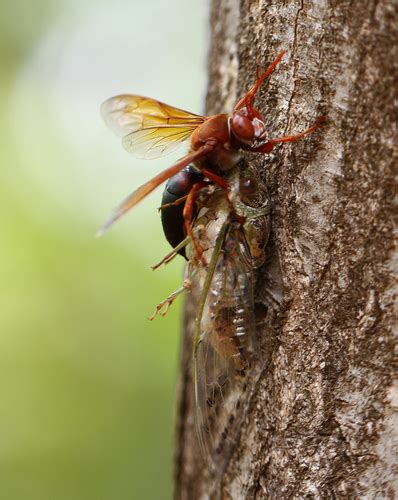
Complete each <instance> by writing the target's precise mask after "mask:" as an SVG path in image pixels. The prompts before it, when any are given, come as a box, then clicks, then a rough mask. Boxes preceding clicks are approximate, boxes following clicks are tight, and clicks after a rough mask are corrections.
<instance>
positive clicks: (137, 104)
mask: <svg viewBox="0 0 398 500" xmlns="http://www.w3.org/2000/svg"><path fill="white" fill-rule="evenodd" d="M101 113H102V116H103V118H104V120H105V123H106V124H107V125H108V126H109V128H110V129H111V130H113V132H114V133H115V134H116V135H118V136H119V137H122V138H123V140H122V143H123V146H124V147H125V148H126V149H127V151H129V152H130V153H132V154H134V155H135V156H137V157H138V158H147V159H152V158H159V157H160V156H163V155H166V154H168V153H170V152H172V151H173V150H175V149H176V148H177V147H178V146H179V145H180V144H181V143H182V142H184V141H185V140H187V139H189V137H190V136H191V134H192V133H193V131H194V130H195V129H196V128H197V127H198V126H199V125H200V124H201V123H203V122H204V121H205V120H206V117H203V116H200V115H195V114H193V113H189V112H188V111H184V110H182V109H178V108H174V107H173V106H169V105H168V104H164V103H162V102H160V101H157V100H155V99H151V98H149V97H143V96H138V95H129V94H124V95H118V96H115V97H111V98H110V99H108V100H106V101H105V102H104V103H103V104H102V106H101Z"/></svg>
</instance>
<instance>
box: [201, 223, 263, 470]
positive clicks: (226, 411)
mask: <svg viewBox="0 0 398 500" xmlns="http://www.w3.org/2000/svg"><path fill="white" fill-rule="evenodd" d="M247 251H248V250H247V248H246V246H245V241H244V235H243V232H242V231H241V230H240V226H236V227H235V225H231V226H230V227H229V228H228V231H227V232H226V233H225V236H224V239H223V241H222V245H221V246H220V245H217V242H216V245H215V248H214V251H213V254H212V258H211V262H210V264H209V268H208V271H207V276H206V281H205V285H204V287H203V291H202V297H201V300H200V302H201V303H203V304H204V305H203V308H201V307H199V315H200V316H199V315H198V317H197V332H196V335H195V339H194V360H193V362H194V384H195V405H196V428H197V433H198V439H199V444H200V448H201V450H202V453H203V455H204V456H205V458H206V461H207V462H208V463H209V464H213V466H216V467H217V466H218V465H220V464H222V463H225V462H226V461H227V460H228V458H229V456H230V454H231V452H232V451H233V444H234V443H235V442H236V436H237V434H238V433H239V431H240V425H241V421H242V418H243V415H244V401H245V399H246V398H247V395H248V394H249V392H250V391H249V386H250V384H249V383H248V381H249V380H250V378H249V377H250V370H248V368H249V367H250V362H251V349H250V345H251V344H252V342H254V339H255V320H254V299H253V277H252V270H251V266H250V260H249V259H248V255H247ZM238 408H239V411H238ZM232 438H233V439H232Z"/></svg>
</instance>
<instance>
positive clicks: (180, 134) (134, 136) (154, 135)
mask: <svg viewBox="0 0 398 500" xmlns="http://www.w3.org/2000/svg"><path fill="white" fill-rule="evenodd" d="M195 128H196V127H185V128H183V127H178V128H177V127H171V128H147V129H143V130H138V131H137V132H133V133H131V134H129V135H126V137H124V138H123V139H122V144H123V146H124V148H125V149H126V150H127V151H128V152H129V153H132V154H134V156H136V157H137V158H143V159H146V160H152V159H154V158H159V157H160V156H164V155H167V154H169V153H171V152H173V151H175V150H176V149H177V148H179V147H180V145H181V143H182V142H184V141H186V140H187V139H189V138H190V137H191V135H192V132H193V131H194V130H195Z"/></svg>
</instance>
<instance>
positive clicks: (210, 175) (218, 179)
mask: <svg viewBox="0 0 398 500" xmlns="http://www.w3.org/2000/svg"><path fill="white" fill-rule="evenodd" d="M202 173H203V175H205V176H206V177H207V178H209V179H210V180H211V181H212V182H214V184H216V185H217V186H219V187H220V188H221V189H223V190H224V194H225V198H226V200H227V203H228V207H229V209H230V211H231V213H233V214H234V215H235V218H236V219H237V220H238V221H240V222H244V220H243V219H242V217H240V216H239V215H238V214H237V213H236V212H235V208H234V205H233V203H232V201H231V200H230V198H229V196H228V194H229V184H228V183H227V182H226V181H225V180H224V179H223V178H222V177H220V176H219V175H217V174H214V173H213V172H211V171H210V170H207V169H206V168H203V169H202Z"/></svg>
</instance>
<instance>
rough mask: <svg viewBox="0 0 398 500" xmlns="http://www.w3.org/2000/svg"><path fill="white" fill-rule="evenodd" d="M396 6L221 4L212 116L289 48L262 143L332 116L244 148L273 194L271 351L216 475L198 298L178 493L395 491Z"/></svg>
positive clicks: (184, 378) (365, 494)
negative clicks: (204, 432)
mask: <svg viewBox="0 0 398 500" xmlns="http://www.w3.org/2000/svg"><path fill="white" fill-rule="evenodd" d="M397 7H398V4H397V1H391V0H389V1H388V0H380V1H378V0H374V1H368V2H348V1H332V0H320V1H317V2H304V1H303V0H302V1H300V0H298V1H292V0H287V1H285V2H280V1H265V0H258V1H254V0H242V1H239V0H213V7H212V12H211V25H212V39H211V47H210V66H209V67H210V83H209V90H208V96H207V108H208V113H209V114H214V113H216V112H220V111H228V112H230V111H231V110H232V109H233V106H234V104H235V103H236V101H237V100H238V98H239V97H241V96H242V95H243V94H244V93H245V91H246V90H247V89H248V87H249V86H250V85H251V84H252V83H253V80H254V79H255V75H256V68H257V67H260V68H261V69H262V68H264V67H266V66H267V65H268V64H269V63H270V62H272V60H273V59H274V58H275V57H276V55H277V54H278V53H279V52H280V51H281V50H283V49H284V50H286V55H285V57H284V58H283V60H282V62H281V64H280V65H279V66H278V69H277V70H276V72H275V73H274V74H273V76H272V77H271V81H270V85H269V88H268V89H267V90H262V92H261V93H260V96H259V98H258V100H257V105H258V106H257V107H258V109H259V110H261V111H262V112H263V113H264V115H265V117H266V124H267V129H268V131H269V136H270V137H279V136H281V135H285V134H287V133H295V132H299V131H301V130H303V129H305V128H306V127H308V126H309V125H311V124H312V123H313V122H314V121H315V120H316V118H317V117H318V116H319V115H321V114H324V115H326V117H327V122H326V123H325V125H324V126H322V127H321V129H319V130H318V131H317V132H316V133H314V134H313V135H311V136H309V137H308V138H306V139H303V140H301V141H299V142H296V143H293V144H291V145H287V144H286V145H281V146H279V147H278V148H276V149H275V152H274V153H273V154H271V155H258V154H257V155H254V154H252V155H248V158H249V159H250V161H251V162H252V164H254V165H255V166H256V168H258V169H259V171H260V172H261V173H262V175H263V178H264V179H265V181H266V183H267V185H268V187H269V191H270V194H271V199H272V232H271V237H270V243H269V247H268V259H267V262H266V265H265V266H264V267H263V268H262V269H260V271H259V273H258V286H257V291H256V301H257V303H258V304H259V305H262V308H261V310H264V309H265V308H266V311H267V313H266V315H265V318H263V319H262V322H261V326H260V328H261V332H260V334H261V348H262V352H267V353H268V354H267V356H265V355H264V358H263V360H262V361H261V360H260V363H259V366H256V367H253V370H257V373H258V381H257V382H256V384H255V388H254V390H253V391H252V393H251V394H250V401H249V404H248V405H246V406H245V407H244V408H240V409H239V411H242V412H245V414H244V415H242V421H243V425H242V426H241V429H240V432H239V433H236V435H235V436H233V438H234V439H235V441H236V443H235V446H234V451H233V453H232V455H231V457H230V459H229V461H228V463H227V464H226V466H225V468H224V469H223V471H222V473H219V474H214V473H212V472H211V471H210V470H209V469H208V468H207V467H205V466H204V465H203V463H202V462H201V458H200V454H199V452H198V445H197V442H196V433H195V429H194V423H193V420H194V418H193V414H194V407H193V396H192V392H193V389H192V369H191V364H192V362H191V352H192V347H191V345H192V344H191V342H192V332H193V322H194V318H195V314H196V309H195V308H196V301H197V294H195V293H193V294H191V295H190V296H189V297H188V301H187V304H186V318H185V326H186V328H185V335H184V342H183V344H184V345H183V352H182V364H181V377H180V387H179V396H180V404H179V415H178V422H179V423H178V435H177V446H178V452H177V471H176V482H177V486H176V497H177V498H179V499H183V500H185V499H189V500H193V499H194V500H196V499H200V498H232V499H240V498H250V499H251V498H359V497H362V498H391V499H392V498H395V496H394V495H395V493H396V492H397V491H398V488H397V485H396V483H395V486H394V479H395V480H396V475H394V474H395V473H396V471H394V466H395V464H396V461H395V458H396V457H395V456H394V454H395V453H396V451H397V446H398V443H397V442H395V445H394V437H395V436H394V425H393V424H394V418H395V415H396V414H395V413H394V409H395V408H396V406H397V404H398V396H397V394H396V392H395V393H394V392H393V391H394V387H393V374H394V371H393V370H394V368H393V361H394V358H393V346H394V337H393V326H394V323H393V322H394V315H393V303H394V295H393V291H394V290H393V286H394V281H393V276H394V268H393V264H394V261H393V257H394V253H393V252H394V245H393V243H394V240H393V229H394V227H393V216H394V207H393V192H394V187H395V185H394V175H393V174H394V172H393V167H394V106H393V104H394V93H395V87H394V85H396V81H397V80H396V78H397V53H396V50H395V44H396V41H397V31H396V27H397V25H398V14H397ZM395 256H396V253H395ZM395 390H396V389H395ZM394 395H395V400H394ZM394 405H395V406H394ZM237 411H238V410H237Z"/></svg>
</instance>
